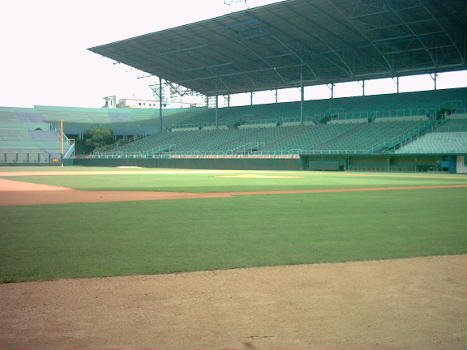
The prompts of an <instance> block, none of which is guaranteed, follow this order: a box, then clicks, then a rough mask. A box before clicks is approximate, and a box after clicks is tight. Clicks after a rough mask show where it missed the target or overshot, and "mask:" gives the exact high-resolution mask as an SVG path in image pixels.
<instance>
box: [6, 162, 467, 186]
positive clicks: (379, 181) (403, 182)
mask: <svg viewBox="0 0 467 350" xmlns="http://www.w3.org/2000/svg"><path fill="white" fill-rule="evenodd" d="M64 169H68V167H65V168H64ZM72 169H74V170H73V172H74V173H76V175H75V174H71V175H60V174H59V173H58V174H56V175H30V176H13V177H8V178H10V179H12V180H19V181H26V182H34V183H41V184H47V185H56V186H65V187H71V188H75V189H81V190H130V191H177V192H226V191H259V190H297V189H313V188H348V187H380V186H384V187H389V186H424V185H452V184H466V182H467V181H466V179H467V178H466V176H465V175H451V174H409V173H354V172H348V173H345V172H308V171H239V170H232V171H222V170H204V171H203V170H194V171H193V170H191V171H190V170H183V169H172V170H168V169H130V170H129V169H116V168H114V169H109V168H107V169H105V168H89V169H83V168H76V167H73V168H72ZM39 170H41V169H39ZM85 170H88V171H89V170H90V171H98V172H101V171H102V172H101V173H97V174H91V175H89V174H85V173H82V174H80V171H81V172H82V171H85ZM104 170H107V171H109V170H111V171H112V172H113V173H106V172H104ZM62 171H63V170H62ZM128 171H130V172H132V173H127V174H126V173H125V172H128ZM146 172H152V173H146ZM13 174H14V173H13Z"/></svg>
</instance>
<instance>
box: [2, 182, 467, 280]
mask: <svg viewBox="0 0 467 350" xmlns="http://www.w3.org/2000/svg"><path fill="white" fill-rule="evenodd" d="M83 178H84V177H83ZM366 178H368V177H365V179H366ZM53 179H57V177H53ZM112 179H114V177H112ZM107 181H109V179H108V178H107ZM133 181H135V179H134V178H133ZM137 181H138V182H139V181H140V180H139V178H138V180H137ZM405 181H408V180H404V181H403V182H402V183H404V184H405V183H406V182H405ZM392 184H393V185H394V183H392ZM399 184H400V183H399ZM317 185H319V184H318V183H317ZM354 185H356V184H354ZM366 185H368V183H366ZM378 185H380V184H378ZM339 186H342V185H341V184H339ZM143 187H144V186H143ZM0 228H1V230H0V281H2V282H11V281H24V280H37V279H56V278H63V277H91V276H111V275H127V274H154V273H168V272H176V271H193V270H209V269H226V268H235V267H245V266H263V265H279V264H301V263H320V262H334V261H349V260H368V259H386V258H396V257H412V256H427V255H440V254H458V253H465V252H466V190H465V188H445V189H418V190H394V191H372V192H339V193H308V194H307V193H304V194H287V195H256V196H240V197H230V198H206V199H178V200H165V201H140V202H118V203H86V204H60V205H58V204H57V205H42V206H10V207H0Z"/></svg>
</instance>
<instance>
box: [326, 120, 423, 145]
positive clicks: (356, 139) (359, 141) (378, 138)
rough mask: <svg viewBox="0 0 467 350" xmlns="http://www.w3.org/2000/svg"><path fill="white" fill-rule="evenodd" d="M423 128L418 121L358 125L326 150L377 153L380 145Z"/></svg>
mask: <svg viewBox="0 0 467 350" xmlns="http://www.w3.org/2000/svg"><path fill="white" fill-rule="evenodd" d="M420 126H421V123H420V122H416V121H401V122H386V123H368V124H360V125H357V126H356V127H355V128H354V129H352V130H350V132H349V133H348V134H346V135H343V136H344V137H341V138H340V139H339V140H336V141H335V142H334V143H332V144H330V145H328V146H327V147H326V149H329V150H335V151H348V150H351V151H362V152H374V151H377V150H376V149H375V148H374V147H377V146H378V145H379V144H385V143H390V141H391V140H392V139H394V138H397V137H398V136H402V135H404V134H406V133H409V134H410V133H411V131H415V130H417V129H418V128H419V127H420Z"/></svg>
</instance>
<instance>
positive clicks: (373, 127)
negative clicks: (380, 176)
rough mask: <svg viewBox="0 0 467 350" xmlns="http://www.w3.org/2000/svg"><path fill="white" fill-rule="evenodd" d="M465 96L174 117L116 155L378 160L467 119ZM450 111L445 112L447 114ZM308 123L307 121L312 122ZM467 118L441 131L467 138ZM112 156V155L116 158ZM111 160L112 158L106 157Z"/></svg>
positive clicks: (368, 99) (366, 99) (459, 92)
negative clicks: (355, 156)
mask: <svg viewBox="0 0 467 350" xmlns="http://www.w3.org/2000/svg"><path fill="white" fill-rule="evenodd" d="M466 105H467V89H465V88H461V89H449V90H438V91H424V92H414V93H401V94H388V95H377V96H363V97H347V98H339V99H328V100H317V101H305V103H304V118H303V119H304V122H305V123H304V125H302V124H301V123H300V117H299V116H300V103H299V102H288V103H279V104H264V105H255V106H241V107H232V108H220V109H219V110H218V115H217V117H218V124H217V126H218V127H217V128H216V126H215V118H216V111H215V110H214V109H207V108H197V109H188V110H184V111H178V112H173V114H172V117H168V118H167V120H169V121H171V122H166V125H172V126H171V128H172V129H171V130H172V131H177V132H169V131H164V132H162V133H158V134H155V135H152V136H150V137H147V138H145V139H142V140H139V141H137V142H134V143H133V144H129V145H126V146H123V147H118V148H115V149H114V150H112V151H118V152H143V153H144V152H147V153H161V152H169V153H200V152H201V153H209V154H219V153H232V154H235V153H241V152H247V151H248V152H256V153H281V152H282V153H284V152H285V153H293V152H295V153H300V152H318V153H320V152H321V153H326V152H332V153H339V152H344V153H345V152H349V153H352V152H353V153H358V152H363V153H374V152H382V151H389V150H390V149H391V147H392V148H396V146H397V147H398V145H399V144H401V143H405V142H408V140H410V139H416V137H417V136H419V135H422V134H423V133H425V132H426V131H427V130H428V128H431V127H432V126H433V125H434V124H435V120H436V119H437V118H438V119H439V118H440V116H445V117H446V118H450V117H449V116H450V115H451V113H454V112H455V113H464V114H465V113H466ZM445 110H447V112H446V111H445ZM307 121H308V122H307ZM466 128H467V123H465V119H459V117H457V119H450V120H448V121H447V122H446V123H445V124H444V125H442V126H439V127H438V128H437V132H442V131H467V130H466ZM110 152H111V151H110ZM108 153H109V152H108Z"/></svg>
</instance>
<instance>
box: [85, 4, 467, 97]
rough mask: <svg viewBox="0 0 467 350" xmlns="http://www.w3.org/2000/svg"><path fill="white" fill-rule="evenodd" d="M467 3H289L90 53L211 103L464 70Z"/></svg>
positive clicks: (155, 34) (95, 48)
mask: <svg viewBox="0 0 467 350" xmlns="http://www.w3.org/2000/svg"><path fill="white" fill-rule="evenodd" d="M466 31H467V28H466V1H465V0H288V1H283V2H279V3H275V4H271V5H267V6H262V7H256V8H253V9H249V10H245V11H240V12H235V13H231V14H228V15H224V16H221V17H217V18H212V19H208V20H205V21H201V22H197V23H192V24H187V25H183V26H180V27H176V28H171V29H166V30H162V31H159V32H154V33H150V34H146V35H142V36H138V37H134V38H130V39H126V40H122V41H118V42H114V43H110V44H106V45H101V46H97V47H93V48H90V49H89V50H91V51H93V52H95V53H98V54H101V55H103V56H105V57H108V58H111V59H113V60H115V61H118V62H121V63H125V64H127V65H129V66H132V67H135V68H137V69H140V70H142V71H145V72H148V73H150V74H154V75H156V76H159V77H161V78H163V79H165V80H169V81H171V82H174V83H177V84H179V85H182V86H185V87H188V88H190V89H192V90H194V91H198V92H201V93H203V94H205V95H215V94H216V93H219V94H231V93H240V92H249V91H258V90H269V89H276V88H286V87H295V86H299V85H300V81H301V80H300V77H301V73H300V72H302V77H303V82H304V85H317V84H325V83H331V82H332V83H337V82H344V81H354V80H362V79H372V78H384V77H394V76H398V75H411V74H421V73H435V72H444V71H454V70H461V69H466V62H467V61H466Z"/></svg>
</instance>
